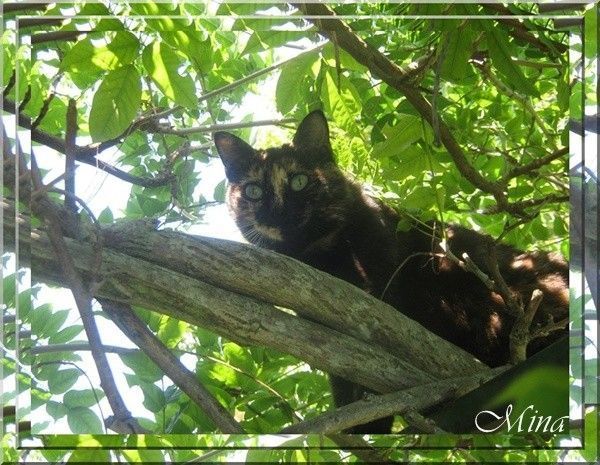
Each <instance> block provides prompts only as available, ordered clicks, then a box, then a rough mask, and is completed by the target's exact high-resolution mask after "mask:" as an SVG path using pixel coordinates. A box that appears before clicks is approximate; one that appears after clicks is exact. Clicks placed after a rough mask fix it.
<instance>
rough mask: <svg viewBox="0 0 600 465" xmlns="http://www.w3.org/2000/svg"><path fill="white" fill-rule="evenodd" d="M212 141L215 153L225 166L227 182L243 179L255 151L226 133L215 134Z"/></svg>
mask: <svg viewBox="0 0 600 465" xmlns="http://www.w3.org/2000/svg"><path fill="white" fill-rule="evenodd" d="M213 140H214V141H215V146H216V147H217V152H219V156H220V157H221V161H222V162H223V165H224V166H225V174H226V175H227V179H229V181H234V182H235V181H236V180H238V179H239V178H241V177H243V176H244V174H245V173H246V170H247V169H248V167H249V166H250V164H251V161H252V159H253V158H254V157H255V150H254V149H253V148H252V146H251V145H250V144H248V143H247V142H244V141H243V140H242V139H240V138H239V137H237V136H234V135H233V134H230V133H228V132H222V131H219V132H215V133H214V134H213Z"/></svg>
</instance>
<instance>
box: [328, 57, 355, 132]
mask: <svg viewBox="0 0 600 465" xmlns="http://www.w3.org/2000/svg"><path fill="white" fill-rule="evenodd" d="M337 81H338V75H337V71H336V70H335V69H333V68H328V69H327V73H326V74H325V81H324V82H323V84H324V85H323V89H322V93H323V101H324V103H325V104H326V108H328V110H329V114H330V115H332V116H333V119H334V120H335V122H336V123H337V124H338V125H339V126H340V127H341V128H342V129H344V130H345V131H347V132H349V133H350V134H351V135H353V136H354V135H356V136H360V128H359V126H358V125H357V121H356V118H357V115H359V114H360V111H361V99H360V95H359V94H358V92H357V91H356V88H355V87H354V85H353V84H352V83H351V82H350V81H349V80H348V78H347V77H345V76H344V75H341V76H339V83H340V86H339V88H338V85H337V84H338V82H337Z"/></svg>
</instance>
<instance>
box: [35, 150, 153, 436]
mask: <svg viewBox="0 0 600 465" xmlns="http://www.w3.org/2000/svg"><path fill="white" fill-rule="evenodd" d="M31 165H32V171H31V179H32V183H33V187H34V188H35V189H39V190H40V191H42V189H43V184H42V181H41V177H40V175H39V171H38V168H37V164H36V161H35V156H34V155H33V154H32V155H31ZM43 196H44V197H46V194H43ZM46 200H48V199H46ZM31 207H32V210H34V211H36V213H37V214H38V215H39V216H40V217H41V218H44V219H45V221H46V224H47V226H48V238H49V239H50V244H51V246H52V249H53V250H54V253H55V254H56V259H57V260H58V262H59V263H60V268H61V274H62V275H63V276H64V279H65V281H66V282H67V283H68V286H69V288H70V289H71V292H72V293H73V297H74V299H75V302H76V304H77V308H78V310H79V314H80V315H81V320H82V323H83V327H84V330H85V333H86V335H87V338H88V341H89V343H90V347H91V348H92V355H93V358H94V362H95V363H96V367H97V369H98V375H99V376H100V385H101V386H102V389H103V390H104V392H105V394H106V397H107V399H108V401H109V403H110V406H111V408H112V411H113V413H114V421H113V423H112V425H110V427H111V428H112V429H114V430H115V431H117V432H121V433H143V432H145V430H144V429H143V428H141V427H140V426H139V424H138V423H137V421H136V420H135V419H134V418H133V417H132V416H131V413H130V412H129V410H128V409H127V407H126V406H125V403H124V402H123V399H122V398H121V395H120V394H119V391H118V388H117V385H116V383H115V381H114V379H113V377H112V373H111V370H110V365H109V364H108V359H107V358H106V354H105V353H104V352H103V351H102V342H101V339H100V334H99V332H98V327H97V326H96V322H95V321H94V314H93V311H92V303H91V299H92V296H91V294H90V292H89V291H88V290H87V289H86V288H85V286H84V284H83V281H82V280H81V277H80V276H79V273H78V271H77V270H76V268H75V264H74V261H73V259H72V257H71V255H70V253H69V251H68V248H67V244H66V242H65V239H64V237H63V236H62V231H61V227H60V222H59V220H58V218H57V216H56V215H54V212H53V211H52V210H48V209H40V208H39V204H36V203H35V202H33V204H32V206H31Z"/></svg>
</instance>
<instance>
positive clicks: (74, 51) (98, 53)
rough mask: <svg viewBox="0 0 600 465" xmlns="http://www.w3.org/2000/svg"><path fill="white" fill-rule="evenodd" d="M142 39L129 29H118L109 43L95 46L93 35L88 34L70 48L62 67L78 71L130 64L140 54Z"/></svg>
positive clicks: (109, 68)
mask: <svg viewBox="0 0 600 465" xmlns="http://www.w3.org/2000/svg"><path fill="white" fill-rule="evenodd" d="M139 47H140V41H139V40H138V38H137V37H136V36H134V35H133V34H132V33H131V32H128V31H118V32H117V33H116V34H115V37H114V38H113V40H112V41H110V43H109V44H107V45H104V46H100V47H98V46H95V45H94V44H93V37H90V36H87V37H86V38H85V39H83V40H81V41H79V42H77V43H76V44H75V45H74V46H73V48H71V50H69V51H68V52H67V53H66V54H65V57H64V58H63V60H62V61H61V64H60V69H61V70H63V71H70V72H76V73H89V72H90V68H91V69H96V70H113V69H116V68H118V67H119V66H122V65H126V64H130V63H131V62H133V60H134V59H135V57H136V56H137V54H138V51H139Z"/></svg>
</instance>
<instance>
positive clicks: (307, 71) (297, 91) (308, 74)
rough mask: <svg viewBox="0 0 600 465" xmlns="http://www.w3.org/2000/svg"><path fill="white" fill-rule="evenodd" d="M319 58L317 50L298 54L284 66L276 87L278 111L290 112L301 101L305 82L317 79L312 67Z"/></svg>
mask: <svg viewBox="0 0 600 465" xmlns="http://www.w3.org/2000/svg"><path fill="white" fill-rule="evenodd" d="M318 58H319V54H318V53H317V52H316V51H315V52H311V53H307V54H304V55H301V56H298V57H297V58H296V59H294V60H292V61H290V62H288V63H286V64H285V65H283V66H282V68H281V74H280V75H279V79H278V80H277V87H276V88H275V102H276V104H277V111H279V112H280V113H282V114H286V113H289V112H290V111H291V110H292V109H293V108H294V107H295V106H296V104H297V103H298V102H300V96H301V93H302V87H303V83H306V82H312V81H314V79H315V74H314V73H313V72H312V67H313V65H314V64H315V63H316V62H317V60H318Z"/></svg>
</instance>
